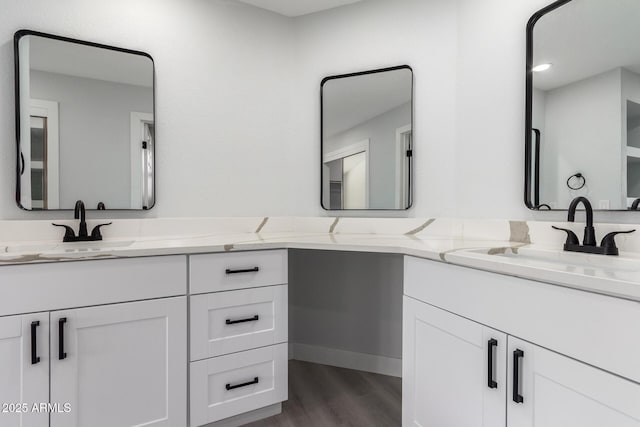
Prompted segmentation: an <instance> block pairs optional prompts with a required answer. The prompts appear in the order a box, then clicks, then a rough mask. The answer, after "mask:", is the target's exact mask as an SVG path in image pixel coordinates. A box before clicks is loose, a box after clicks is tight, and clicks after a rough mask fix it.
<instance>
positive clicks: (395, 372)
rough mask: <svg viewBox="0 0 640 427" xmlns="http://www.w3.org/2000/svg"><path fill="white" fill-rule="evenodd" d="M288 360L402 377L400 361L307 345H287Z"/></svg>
mask: <svg viewBox="0 0 640 427" xmlns="http://www.w3.org/2000/svg"><path fill="white" fill-rule="evenodd" d="M289 358H290V359H295V360H302V361H303V362H311V363H319V364H321V365H329V366H337V367H339V368H347V369H355V370H357V371H365V372H373V373H375V374H382V375H389V376H392V377H402V359H396V358H393V357H385V356H376V355H373V354H365V353H355V352H352V351H346V350H338V349H335V348H327V347H320V346H315V345H309V344H289Z"/></svg>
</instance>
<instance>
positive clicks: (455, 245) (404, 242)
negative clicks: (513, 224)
mask: <svg viewBox="0 0 640 427" xmlns="http://www.w3.org/2000/svg"><path fill="white" fill-rule="evenodd" d="M521 240H522V239H521ZM265 249H314V250H332V251H357V252H377V253H391V254H402V255H410V256H416V257H420V258H425V259H430V260H434V261H439V262H446V263H451V264H455V265H460V266H465V267H471V268H476V269H480V270H486V271H491V272H496V273H501V274H506V275H511V276H517V277H522V278H526V279H531V280H536V281H541V282H546V283H551V284H556V285H561V286H567V287H571V288H576V289H580V290H584V291H589V292H596V293H600V294H604V295H610V296H615V297H620V298H625V299H631V300H636V301H640V255H639V254H637V253H622V256H620V257H605V256H599V255H586V254H569V253H564V252H562V251H561V250H559V247H558V249H557V250H556V249H555V246H550V245H547V246H545V245H534V244H531V243H528V242H526V241H513V240H488V239H478V238H461V237H457V238H452V237H447V236H433V235H420V234H419V233H406V234H373V233H332V232H329V233H327V232H300V231H296V232H291V231H284V232H261V233H256V232H241V233H233V234H220V233H215V234H203V235H191V236H188V237H175V236H174V237H156V238H154V237H138V238H136V239H135V240H134V239H129V240H127V239H105V241H103V242H93V243H78V244H76V243H56V242H51V241H43V242H37V241H30V242H16V243H13V244H12V243H3V244H0V265H17V264H26V263H46V262H60V261H77V260H91V259H104V258H127V257H142V256H161V255H175V254H197V253H216V252H231V251H250V250H265Z"/></svg>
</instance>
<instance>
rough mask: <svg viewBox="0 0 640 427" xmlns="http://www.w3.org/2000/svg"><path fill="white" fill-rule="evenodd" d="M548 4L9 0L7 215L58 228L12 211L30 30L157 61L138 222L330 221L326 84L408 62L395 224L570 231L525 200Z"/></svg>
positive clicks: (0, 51) (4, 49)
mask: <svg viewBox="0 0 640 427" xmlns="http://www.w3.org/2000/svg"><path fill="white" fill-rule="evenodd" d="M548 3H549V0H521V1H507V0H483V1H477V0H457V1H451V0H428V1H427V0H398V1H393V2H391V1H388V0H370V1H366V2H360V3H355V4H352V5H348V6H345V7H344V8H340V9H335V10H330V11H326V12H321V13H317V14H312V15H308V16H304V17H300V18H297V19H293V20H292V19H289V18H285V17H283V16H280V15H277V14H274V13H270V12H266V11H263V10H260V9H255V8H252V7H251V6H248V5H244V4H238V3H235V2H233V1H231V0H183V1H180V0H140V1H136V2H135V3H132V2H128V1H125V0H112V1H109V2H99V3H96V2H86V1H82V0H60V1H57V2H48V1H45V0H5V1H4V2H3V12H2V14H0V76H2V78H0V93H3V94H5V96H3V97H2V98H1V99H0V136H1V137H2V138H1V140H2V141H6V143H5V144H3V145H2V146H1V147H0V162H2V163H1V165H0V170H1V172H0V201H2V202H1V203H0V218H2V219H8V218H40V219H41V218H45V217H46V218H49V217H52V216H53V215H51V214H47V213H45V214H42V215H35V214H27V213H22V212H20V211H19V210H18V208H17V207H15V204H14V203H13V188H14V173H15V172H14V171H15V168H14V162H15V147H14V146H13V144H12V143H11V141H13V139H14V121H13V120H14V119H13V110H14V106H13V100H12V96H10V95H9V94H12V93H13V58H12V56H13V54H12V49H13V46H12V36H13V33H14V31H16V30H17V29H19V28H32V29H36V30H41V31H46V32H53V33H59V34H64V35H67V36H71V37H77V38H83V39H88V40H93V41H97V42H103V43H108V44H113V45H119V46H125V47H129V48H133V49H139V50H145V51H147V52H149V53H151V54H152V55H153V56H154V58H155V60H156V67H157V71H158V76H157V77H158V80H157V85H158V93H157V98H158V129H157V131H158V153H157V155H158V203H157V205H156V208H155V209H154V210H152V211H150V212H147V213H139V214H137V215H138V216H141V217H143V216H159V217H167V216H229V215H242V216H249V215H319V214H322V215H323V214H325V213H324V212H323V211H322V209H321V208H320V194H319V192H320V190H319V189H320V182H319V181H320V170H319V168H320V161H319V151H320V150H319V146H320V145H319V144H320V142H319V134H320V132H319V102H318V96H319V85H320V80H321V79H322V77H324V76H327V75H333V74H338V73H342V72H348V71H358V70H364V69H371V68H377V67H380V66H385V65H397V64H403V63H406V64H409V65H411V66H412V67H413V68H414V71H415V79H416V92H415V96H416V105H415V115H416V120H415V125H416V126H415V156H416V158H415V162H416V168H415V181H416V194H415V203H414V208H413V209H412V210H410V211H409V212H406V213H405V212H403V213H399V214H394V215H401V216H407V215H408V216H456V217H481V218H491V217H500V218H514V219H515V218H533V219H538V220H546V219H548V220H559V219H562V218H564V217H565V214H564V213H561V212H559V213H547V212H538V213H534V212H530V211H528V210H527V209H526V208H525V207H524V204H523V201H522V200H523V163H524V162H523V159H524V143H523V139H524V61H525V25H526V22H527V20H528V19H529V17H530V16H531V15H532V14H533V13H534V12H535V11H536V10H538V9H540V8H541V7H543V6H545V5H546V4H548ZM329 29H330V30H329ZM230 183H233V185H230ZM382 214H384V213H382ZM382 214H381V213H380V212H376V213H375V215H376V216H380V215H382ZM105 215H108V216H118V215H119V214H118V215H114V214H113V213H107V214H105ZM122 215H123V216H131V214H129V213H123V214H122ZM60 216H63V217H67V216H68V213H61V214H60ZM597 219H598V220H599V221H611V222H629V221H634V220H635V221H637V217H636V216H634V215H633V214H626V215H625V214H615V213H614V214H604V213H603V214H599V215H598V216H597Z"/></svg>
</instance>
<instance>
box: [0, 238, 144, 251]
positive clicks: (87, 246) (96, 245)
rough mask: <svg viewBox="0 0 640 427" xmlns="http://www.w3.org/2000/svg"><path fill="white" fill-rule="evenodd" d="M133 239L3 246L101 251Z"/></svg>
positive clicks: (122, 245)
mask: <svg viewBox="0 0 640 427" xmlns="http://www.w3.org/2000/svg"><path fill="white" fill-rule="evenodd" d="M133 242H134V241H133V240H114V241H104V240H101V241H96V242H73V243H42V244H24V245H11V246H7V247H6V248H5V252H6V253H44V252H53V251H55V252H82V251H102V250H107V249H113V248H126V247H127V246H131V245H132V244H133Z"/></svg>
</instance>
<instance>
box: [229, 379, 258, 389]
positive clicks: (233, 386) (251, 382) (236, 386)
mask: <svg viewBox="0 0 640 427" xmlns="http://www.w3.org/2000/svg"><path fill="white" fill-rule="evenodd" d="M259 382H260V380H259V379H258V377H255V378H254V379H253V381H247V382H246V383H242V384H236V385H231V384H227V385H226V386H225V388H226V389H227V391H229V390H233V389H236V388H240V387H246V386H248V385H253V384H258V383H259Z"/></svg>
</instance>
